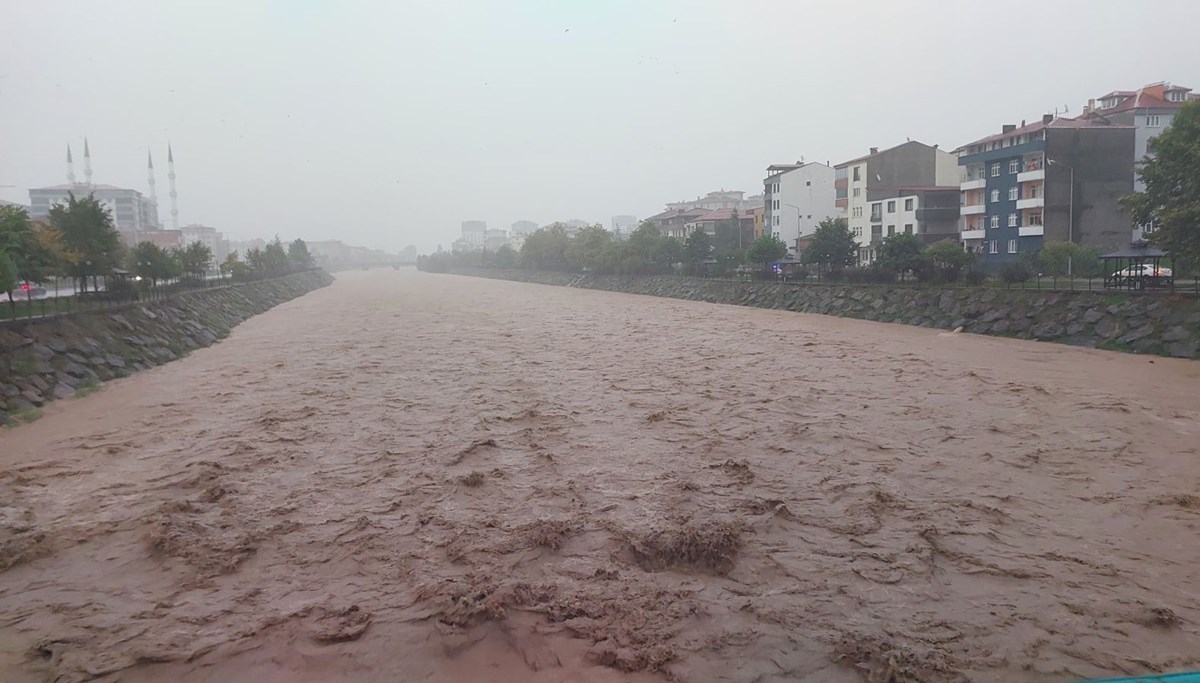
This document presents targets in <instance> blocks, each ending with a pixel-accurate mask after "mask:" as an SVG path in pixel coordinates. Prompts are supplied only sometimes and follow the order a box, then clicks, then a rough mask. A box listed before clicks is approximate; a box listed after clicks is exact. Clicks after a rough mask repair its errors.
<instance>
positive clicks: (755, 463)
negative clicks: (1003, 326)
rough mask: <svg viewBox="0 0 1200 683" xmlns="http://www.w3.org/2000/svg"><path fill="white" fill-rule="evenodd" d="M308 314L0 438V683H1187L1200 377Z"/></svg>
mask: <svg viewBox="0 0 1200 683" xmlns="http://www.w3.org/2000/svg"><path fill="white" fill-rule="evenodd" d="M338 278H339V279H338V281H337V282H336V283H334V285H332V286H330V287H327V288H324V289H321V290H318V291H315V292H313V293H311V294H308V295H307V296H304V297H302V298H300V299H297V300H294V301H291V302H288V303H285V304H283V305H280V306H278V307H276V308H274V309H272V310H271V311H268V312H267V313H265V314H263V315H260V316H258V317H255V318H253V319H251V320H249V321H248V322H246V323H244V324H242V325H241V326H239V327H238V328H236V329H235V330H234V333H233V334H232V335H231V336H230V337H229V338H228V339H226V340H225V341H222V342H221V343H219V344H217V345H216V346H213V347H211V348H206V349H201V350H199V351H197V352H195V353H193V354H192V355H191V356H189V357H188V358H186V359H184V360H181V361H178V362H175V363H171V364H168V365H166V366H162V367H159V368H155V369H153V370H150V371H147V372H143V373H139V374H137V375H135V376H133V377H130V378H127V379H123V380H118V381H115V382H112V383H110V384H108V385H106V386H105V387H104V388H102V389H101V390H100V391H98V392H96V393H94V394H92V395H90V396H87V397H84V398H79V399H70V400H66V401H61V402H58V403H55V404H52V405H50V406H49V407H47V409H46V410H45V415H44V417H42V419H40V420H39V421H37V422H35V423H33V424H29V425H24V426H21V427H17V428H13V429H10V430H5V431H0V679H3V680H5V681H18V682H19V681H42V680H56V681H64V682H66V681H83V680H101V681H116V680H120V681H123V682H139V681H162V680H172V681H175V682H176V683H186V682H191V681H214V682H216V681H221V682H224V681H230V680H254V681H279V682H284V681H286V682H289V683H290V682H293V681H336V680H347V681H349V680H353V681H380V682H383V681H389V682H390V681H400V680H403V681H410V680H412V681H416V680H423V681H424V680H428V681H484V680H486V681H514V682H515V681H532V682H535V683H536V682H541V681H546V682H549V681H585V682H596V683H603V682H609V681H612V682H616V681H659V680H668V679H670V678H673V679H674V680H679V681H689V682H694V683H698V682H701V681H747V682H748V681H797V680H800V681H834V682H837V681H860V680H893V681H918V680H921V681H924V680H932V681H938V680H947V681H954V680H967V679H969V680H973V681H1010V680H1030V681H1062V680H1067V679H1072V678H1082V677H1089V676H1097V677H1098V676H1101V675H1119V674H1121V673H1124V672H1129V673H1134V672H1137V673H1142V672H1149V671H1158V670H1178V669H1183V668H1187V667H1193V668H1200V571H1198V570H1197V567H1200V544H1197V543H1195V542H1194V539H1195V537H1196V533H1197V530H1198V522H1200V496H1198V495H1196V492H1197V491H1198V490H1200V486H1198V484H1200V400H1198V399H1200V363H1197V362H1194V361H1184V360H1171V359H1164V358H1148V357H1143V356H1136V355H1129V354H1118V353H1110V352H1103V351H1091V350H1085V349H1077V348H1071V347H1066V346H1060V345H1050V344H1038V343H1035V342H1022V341H1015V340H1008V339H1000V338H986V337H979V336H974V335H964V334H951V333H946V332H941V331H936V330H927V329H921V328H913V327H907V326H901V325H887V324H879V323H870V322H865V321H856V320H848V319H840V318H831V317H823V316H815V315H803V314H795V313H787V312H780V311H771V310H761V309H754V308H743V307H735V306H716V305H711V304H705V303H699V302H689V301H680V300H672V299H657V298H652V297H639V296H633V295H623V294H616V293H610V292H601V291H590V290H589V291H584V290H577V289H571V288H560V287H546V286H539V285H529V284H521V283H515V282H504V281H494V280H486V279H478V278H467V277H457V276H449V275H441V276H439V275H430V274H424V273H418V272H414V271H409V270H402V271H382V272H381V271H372V272H347V273H341V274H339V276H338Z"/></svg>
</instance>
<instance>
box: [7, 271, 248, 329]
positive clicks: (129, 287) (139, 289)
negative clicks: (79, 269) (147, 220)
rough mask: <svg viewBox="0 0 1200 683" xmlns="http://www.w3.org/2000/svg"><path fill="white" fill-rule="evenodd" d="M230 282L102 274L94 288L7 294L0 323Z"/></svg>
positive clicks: (141, 300)
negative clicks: (155, 280)
mask: <svg viewBox="0 0 1200 683" xmlns="http://www.w3.org/2000/svg"><path fill="white" fill-rule="evenodd" d="M89 280H90V278H89ZM118 283H123V284H118ZM230 284H233V282H232V281H231V280H230V279H229V278H228V277H205V278H203V279H200V278H175V279H172V280H170V281H165V282H159V283H155V284H151V283H149V282H146V281H144V280H143V281H140V282H137V281H133V280H129V279H121V278H104V277H100V278H98V280H97V281H96V282H93V283H90V285H91V286H93V287H95V289H89V290H86V291H84V290H82V289H78V290H77V289H76V288H75V285H74V284H72V285H71V286H70V287H69V288H68V289H67V290H66V292H65V293H63V292H62V288H61V287H55V289H54V290H49V289H47V295H46V296H38V297H36V298H35V297H33V296H32V295H27V296H25V297H24V298H22V296H21V292H20V291H17V292H14V294H15V295H16V297H15V299H14V300H11V301H10V300H8V299H7V297H4V299H0V325H6V324H16V323H20V322H22V321H29V320H38V319H44V318H54V317H58V316H64V315H72V314H75V313H82V312H84V311H96V310H104V309H109V308H119V307H121V306H128V305H130V304H136V303H147V302H151V301H163V300H166V299H170V298H172V297H174V296H176V295H178V294H183V293H185V292H194V291H199V290H205V289H215V288H219V287H227V286H229V285H230Z"/></svg>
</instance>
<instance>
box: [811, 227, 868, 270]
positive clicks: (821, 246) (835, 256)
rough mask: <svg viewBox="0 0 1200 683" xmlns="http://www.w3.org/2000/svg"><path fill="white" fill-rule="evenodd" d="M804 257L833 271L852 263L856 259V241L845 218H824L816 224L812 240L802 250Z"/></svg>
mask: <svg viewBox="0 0 1200 683" xmlns="http://www.w3.org/2000/svg"><path fill="white" fill-rule="evenodd" d="M804 259H805V260H806V261H808V262H809V263H818V264H822V265H825V266H828V268H829V269H830V270H834V271H840V270H841V269H842V268H845V267H846V266H852V265H854V263H855V262H856V261H858V242H856V241H855V240H854V233H852V232H850V227H849V226H848V224H847V222H846V219H845V218H826V219H824V220H822V221H821V222H820V223H819V224H817V229H816V230H815V231H814V232H813V235H812V241H811V242H810V243H809V245H808V249H806V250H805V251H804Z"/></svg>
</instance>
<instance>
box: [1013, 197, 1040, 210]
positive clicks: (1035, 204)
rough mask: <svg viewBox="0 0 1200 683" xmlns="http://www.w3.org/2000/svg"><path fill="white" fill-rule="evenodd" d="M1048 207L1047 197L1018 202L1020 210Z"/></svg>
mask: <svg viewBox="0 0 1200 683" xmlns="http://www.w3.org/2000/svg"><path fill="white" fill-rule="evenodd" d="M1045 205H1046V198H1045V197H1026V198H1025V199H1018V200H1017V208H1018V209H1040V208H1042V207H1043V206H1045Z"/></svg>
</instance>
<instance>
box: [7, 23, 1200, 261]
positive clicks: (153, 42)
mask: <svg viewBox="0 0 1200 683" xmlns="http://www.w3.org/2000/svg"><path fill="white" fill-rule="evenodd" d="M0 25H3V27H4V36H5V40H3V41H0V186H12V187H0V198H4V199H9V200H15V201H22V202H28V195H27V194H26V193H25V191H24V190H25V188H28V187H31V186H35V187H36V186H42V185H50V184H56V183H61V182H65V177H64V176H65V165H64V155H65V146H66V143H67V142H68V141H70V142H71V143H72V147H73V148H74V149H75V153H76V170H77V173H78V174H79V175H80V176H81V177H82V164H81V163H80V160H81V159H80V158H81V156H82V149H81V148H82V139H83V136H84V135H87V136H88V138H89V141H90V143H91V148H92V156H93V166H94V169H95V181H96V182H100V183H111V184H115V185H121V186H127V187H133V188H136V189H140V190H142V191H146V173H145V157H146V150H147V148H151V149H152V150H153V152H154V157H155V163H156V165H157V166H158V169H159V172H158V187H159V195H160V215H162V216H164V217H165V216H166V215H167V210H166V184H167V183H166V144H167V141H168V140H170V141H171V144H172V145H173V146H174V149H175V158H176V170H177V173H178V188H179V216H180V221H181V223H191V222H199V223H205V224H208V225H213V226H216V227H218V228H219V229H222V230H224V231H225V232H226V233H227V234H228V235H230V236H231V237H233V238H244V237H252V236H270V235H271V234H274V233H279V234H280V235H281V236H283V237H285V238H290V237H295V236H299V237H304V238H307V239H322V238H339V239H343V240H345V241H347V242H351V243H355V244H361V245H365V246H372V247H382V248H386V249H389V250H394V249H399V248H402V247H403V246H405V245H406V244H409V243H414V244H416V245H417V246H418V247H419V248H420V249H421V250H422V251H429V250H432V249H433V248H434V247H435V246H436V245H437V244H439V243H441V244H444V245H446V246H447V247H448V246H449V244H450V242H451V241H452V240H453V239H454V238H455V237H456V236H457V233H458V227H459V223H460V222H461V221H462V220H465V219H484V220H486V221H488V224H489V226H491V227H501V228H507V227H508V225H509V224H510V223H512V222H513V221H514V220H518V219H531V220H535V221H538V222H539V223H543V224H544V223H548V222H550V221H553V220H560V219H569V218H581V219H584V220H588V221H591V222H601V223H603V224H605V225H606V226H607V225H608V224H609V218H610V217H611V216H612V215H613V214H625V213H632V214H636V215H637V216H639V217H644V216H647V215H649V214H652V213H655V212H657V211H660V210H661V209H662V204H663V203H664V202H667V201H671V200H678V199H684V198H691V197H695V196H697V195H700V194H703V193H704V192H707V191H710V190H715V189H721V188H726V189H741V190H746V191H747V192H748V193H757V192H761V191H762V177H763V175H764V174H763V170H764V169H765V167H766V166H767V165H768V164H770V163H773V162H788V161H795V160H797V159H799V158H800V157H801V156H804V157H805V159H807V160H809V161H832V162H833V163H837V162H839V161H844V160H846V159H849V158H852V157H855V156H858V155H861V154H863V153H865V152H866V150H867V148H868V147H870V146H879V147H887V146H891V145H894V144H897V143H899V142H903V141H904V140H905V138H907V137H911V138H912V139H914V140H921V141H923V142H928V143H931V144H932V143H935V142H936V143H940V144H941V145H942V146H943V147H944V148H953V147H956V146H958V145H959V144H962V143H964V142H967V141H969V140H971V139H974V138H977V137H982V136H984V135H986V134H989V133H991V132H996V131H998V130H999V128H1000V125H1001V124H1003V123H1006V122H1019V121H1020V120H1021V119H1030V120H1032V119H1034V118H1037V117H1038V116H1040V115H1041V114H1042V113H1044V112H1047V111H1051V110H1053V109H1054V108H1055V107H1059V108H1061V107H1062V106H1063V105H1068V106H1069V107H1070V111H1071V114H1072V115H1073V114H1075V113H1077V112H1078V110H1079V108H1080V106H1081V105H1082V104H1084V103H1085V102H1086V101H1087V99H1088V98H1089V97H1097V96H1099V95H1102V94H1104V93H1106V92H1108V91H1110V90H1115V89H1133V88H1136V87H1138V86H1141V85H1144V84H1146V83H1150V82H1154V81H1159V80H1168V81H1172V82H1175V83H1180V84H1182V85H1186V86H1194V87H1196V88H1197V89H1200V52H1198V51H1197V47H1196V42H1195V27H1196V26H1197V25H1200V2H1197V1H1196V0H1154V1H1153V2H1150V1H1134V0H1037V1H1027V0H1009V1H1008V2H1001V3H982V2H968V1H964V0H956V1H953V2H950V1H945V2H942V1H937V2H934V1H928V2H898V1H892V0H888V1H883V0H860V1H859V2H857V3H850V2H834V1H828V2H803V1H792V2H785V1H779V2H767V1H761V2H760V1H748V0H721V1H719V2H718V1H709V0H661V1H659V0H637V1H634V0H628V1H627V0H603V1H602V0H586V1H585V0H539V1H521V0H496V1H483V0H472V1H467V0H462V1H455V0H443V1H438V2H435V1H430V2H357V1H354V0H344V1H340V2H334V1H332V0H331V1H329V2H317V1H315V0H304V1H301V0H275V1H273V2H254V1H252V0H236V1H216V0H205V1H203V2H200V1H197V2H164V1H163V0H145V1H141V0H112V1H110V2H83V1H76V2H58V1H54V0H38V1H37V2H34V1H32V0H29V1H22V0H4V2H3V7H2V8H0Z"/></svg>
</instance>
